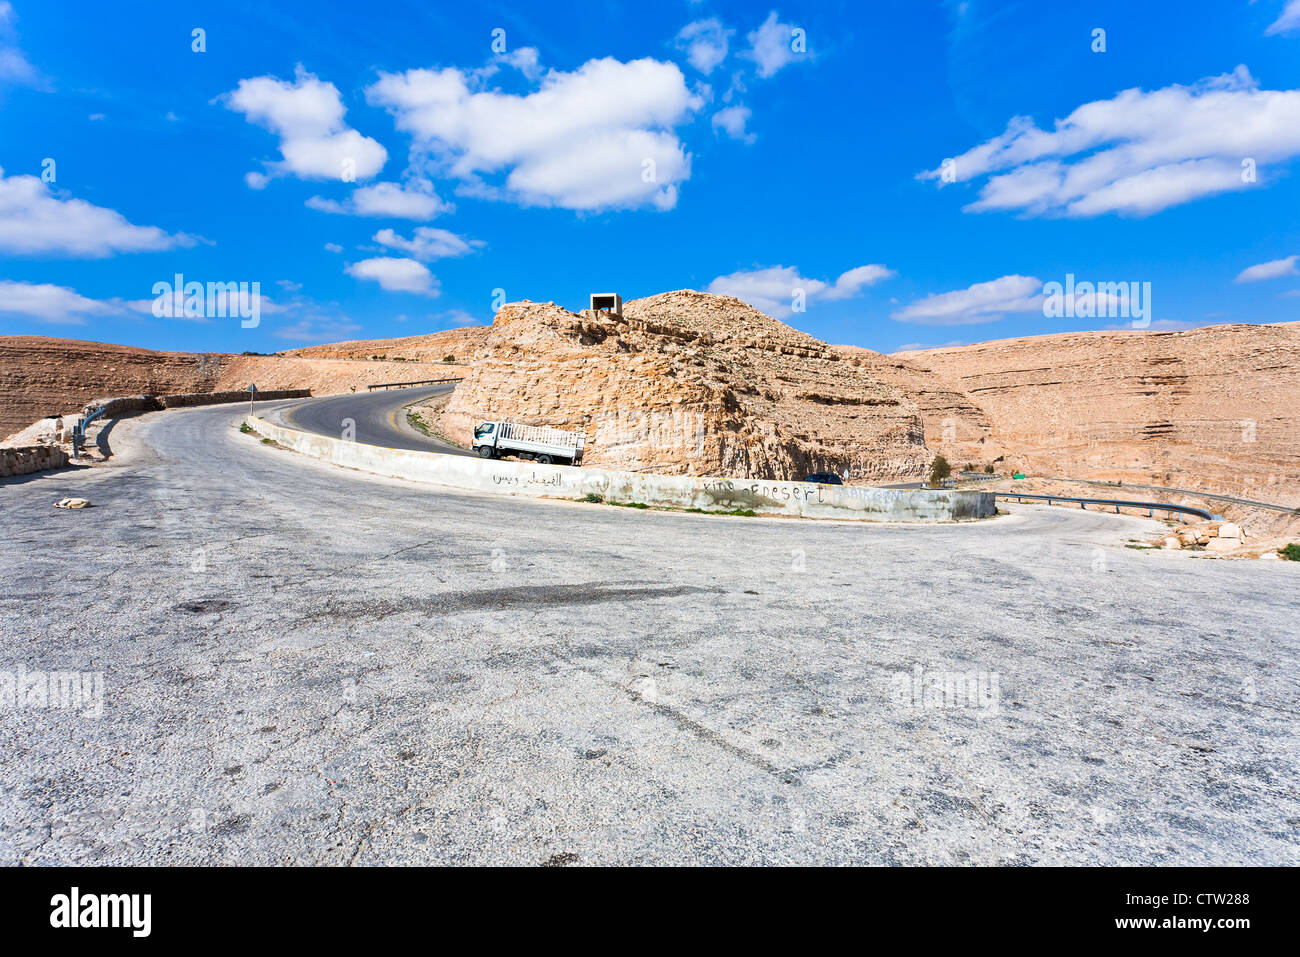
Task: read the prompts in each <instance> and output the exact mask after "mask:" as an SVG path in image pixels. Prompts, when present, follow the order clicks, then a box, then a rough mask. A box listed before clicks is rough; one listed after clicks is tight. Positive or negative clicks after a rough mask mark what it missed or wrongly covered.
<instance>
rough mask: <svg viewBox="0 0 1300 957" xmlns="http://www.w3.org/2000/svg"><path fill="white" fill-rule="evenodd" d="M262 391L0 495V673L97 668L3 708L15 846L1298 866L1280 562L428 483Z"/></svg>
mask: <svg viewBox="0 0 1300 957" xmlns="http://www.w3.org/2000/svg"><path fill="white" fill-rule="evenodd" d="M410 395H412V393H407V394H405V395H401V396H398V395H390V396H386V397H384V401H393V402H396V401H399V400H402V399H407V398H409V396H410ZM348 400H349V401H348V403H347V404H334V405H331V404H329V402H327V401H313V402H311V403H301V408H300V409H297V410H295V409H286V410H285V411H286V413H287V414H288V415H289V417H290V418H291V420H293V421H298V422H302V423H307V422H312V421H315V422H317V425H318V426H319V427H321V428H324V427H326V425H327V424H328V425H329V427H330V428H331V429H335V428H337V425H335V424H332V423H330V420H329V418H328V417H325V416H326V414H327V413H328V416H336V415H338V414H339V413H340V412H343V411H350V412H352V415H350V416H349V417H353V418H356V420H357V426H358V433H359V434H358V437H359V438H360V437H361V436H363V435H365V434H367V433H365V432H362V431H361V430H362V428H363V427H364V428H369V427H370V424H373V423H374V422H375V421H379V422H382V421H384V420H383V419H382V418H381V419H379V420H375V419H374V416H377V415H381V412H382V408H381V406H380V401H381V400H380V399H379V398H376V399H373V400H372V399H371V398H370V397H369V396H358V397H355V398H354V397H348ZM330 401H332V400H330ZM322 407H323V411H322ZM353 410H355V411H353ZM245 411H246V410H243V409H237V408H231V407H229V406H216V407H208V408H194V409H182V410H173V411H167V412H161V413H151V414H148V415H145V416H142V417H139V418H136V419H127V420H123V421H122V422H121V423H120V424H119V425H118V426H117V427H116V428H115V429H114V431H113V434H112V439H113V444H114V448H115V451H116V453H117V455H116V457H115V458H114V459H113V460H112V461H111V462H110V463H109V464H108V465H106V466H103V467H97V468H93V469H81V470H64V471H57V472H48V473H42V474H39V475H34V476H25V477H22V478H17V479H3V480H0V564H3V567H4V568H5V574H4V576H3V578H0V671H3V672H9V673H13V672H15V671H16V669H20V668H21V669H23V671H22V674H23V675H25V676H26V677H25V679H24V680H34V679H33V676H36V679H39V676H42V675H48V674H49V673H51V672H77V673H86V674H88V675H99V676H100V677H101V679H102V685H101V687H102V697H100V698H99V699H98V707H96V706H95V702H93V701H91V702H88V703H86V704H85V705H84V706H81V707H77V708H66V709H65V708H57V707H51V706H49V704H48V703H45V704H42V703H36V702H28V703H27V704H26V705H24V706H15V705H13V704H12V703H11V704H9V705H6V706H4V707H0V753H3V754H4V760H3V761H0V864H20V863H22V864H52V863H97V864H113V863H141V862H153V863H167V864H187V863H189V864H212V863H246V864H286V863H298V864H401V863H425V862H472V863H513V864H520V863H522V864H543V863H563V862H577V863H580V864H603V863H632V862H650V863H657V864H742V863H743V864H753V863H868V864H920V863H932V864H976V863H990V864H992V863H998V864H1049V863H1075V864H1293V863H1295V861H1296V859H1297V847H1298V845H1300V839H1298V836H1297V835H1298V833H1300V832H1297V828H1296V821H1297V820H1298V819H1300V799H1297V796H1296V795H1297V794H1298V793H1300V769H1298V767H1297V754H1300V726H1298V725H1297V722H1296V714H1297V713H1300V687H1298V686H1297V684H1296V682H1295V680H1294V679H1295V674H1296V671H1297V664H1298V658H1300V655H1298V652H1300V633H1298V632H1297V630H1296V628H1295V622H1296V620H1297V618H1298V617H1300V588H1298V587H1297V583H1300V566H1297V565H1294V564H1292V563H1288V562H1268V563H1266V562H1223V561H1213V560H1206V559H1193V558H1190V557H1188V556H1186V555H1182V554H1175V553H1169V552H1163V551H1159V550H1157V551H1137V550H1133V549H1131V548H1127V547H1125V546H1126V545H1127V544H1130V543H1129V541H1128V540H1129V539H1131V538H1135V537H1140V536H1146V535H1149V534H1150V533H1151V532H1152V531H1154V530H1155V529H1157V528H1160V527H1161V526H1160V525H1159V523H1153V522H1151V521H1150V520H1148V519H1145V518H1137V517H1133V516H1116V515H1103V514H1096V513H1090V512H1085V511H1081V510H1077V509H1075V510H1066V509H1047V508H1034V507H1025V508H1020V507H1017V506H1012V507H1011V514H1010V515H1006V516H1001V517H999V518H997V519H994V520H991V521H988V522H982V523H962V524H953V525H935V526H903V525H892V526H891V525H870V526H864V525H862V524H860V523H839V522H805V521H794V520H783V519H765V518H741V517H726V516H706V515H689V514H680V513H668V512H638V511H634V510H630V509H621V508H614V507H610V506H606V505H588V504H580V503H575V502H553V501H551V502H548V501H539V500H533V499H527V498H511V497H508V496H502V495H495V494H487V493H471V492H467V491H456V490H448V489H441V488H437V487H434V486H424V485H416V484H413V483H408V482H402V481H398V480H393V479H386V478H382V477H378V476H374V475H368V474H365V473H360V472H354V471H349V470H346V469H337V468H332V467H330V466H328V465H325V464H324V463H322V462H319V461H315V460H312V459H308V458H305V457H301V456H298V455H296V454H294V453H292V452H289V451H286V450H284V449H280V448H276V447H273V446H267V445H264V444H262V443H261V442H259V441H258V439H257V437H256V436H252V435H243V434H241V433H240V432H239V431H238V425H239V423H240V421H241V419H242V417H243V415H244V413H245ZM322 417H324V418H322ZM364 423H370V424H367V425H364V426H363V424H364ZM67 495H75V496H81V497H85V498H88V499H90V500H91V501H92V502H93V504H94V507H92V508H88V509H84V510H81V511H65V510H59V509H54V508H51V504H52V503H53V502H54V501H56V500H57V499H59V498H61V497H63V496H67ZM954 676H956V678H957V679H962V680H965V679H966V678H967V677H969V680H970V682H973V684H971V683H967V684H966V685H965V686H964V687H965V688H966V689H967V690H968V691H970V690H971V689H976V690H978V691H979V694H974V693H973V692H972V693H971V694H969V695H966V694H958V695H957V696H956V697H954V696H953V695H952V694H951V693H950V692H951V689H952V687H953V682H954V680H955V679H954ZM958 687H959V688H960V687H962V686H961V685H958ZM936 688H937V689H938V691H939V694H937V696H936V695H935V694H932V693H931V692H933V691H934V690H935V689H936ZM918 689H920V693H919V694H918V693H917V691H918ZM927 689H928V690H927ZM945 689H948V690H947V691H945Z"/></svg>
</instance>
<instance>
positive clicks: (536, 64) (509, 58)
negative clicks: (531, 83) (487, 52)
mask: <svg viewBox="0 0 1300 957" xmlns="http://www.w3.org/2000/svg"><path fill="white" fill-rule="evenodd" d="M498 59H499V60H502V61H503V62H505V63H508V64H510V66H512V67H514V68H515V69H516V70H518V71H519V72H520V73H522V74H523V75H524V76H525V77H527V78H528V79H530V80H536V79H537V78H538V77H540V76H541V75H542V64H541V59H540V57H539V56H538V53H537V48H536V47H520V48H519V49H517V50H511V51H510V52H509V53H502V54H501V55H500V56H499V57H498Z"/></svg>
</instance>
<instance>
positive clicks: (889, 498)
mask: <svg viewBox="0 0 1300 957" xmlns="http://www.w3.org/2000/svg"><path fill="white" fill-rule="evenodd" d="M248 423H249V424H250V425H251V426H252V427H253V429H255V430H256V431H257V432H258V433H260V434H261V435H264V436H266V437H267V438H269V439H273V440H275V441H276V442H278V443H280V444H281V445H283V446H285V447H286V448H289V449H293V450H294V451H295V452H301V453H303V454H304V455H310V456H313V457H314V458H318V459H322V460H323V461H326V462H330V463H332V464H334V465H341V466H344V467H346V468H353V469H360V470H361V471H364V472H374V473H375V474H377V475H388V476H392V477H393V478H403V479H411V480H413V481H417V482H432V483H435V484H437V485H449V486H453V487H456V488H468V489H478V490H480V491H485V492H507V493H510V494H514V495H532V496H537V497H546V498H568V499H576V498H582V497H583V496H585V495H587V494H588V493H590V492H595V493H597V494H599V495H602V496H604V497H605V499H606V500H608V501H612V502H644V503H645V504H646V505H660V506H667V507H670V508H699V509H704V510H705V511H731V510H732V509H740V508H745V509H753V510H754V511H755V512H758V513H759V514H763V515H790V516H799V517H803V518H836V519H856V520H861V521H875V522H950V521H955V520H959V519H971V518H987V517H988V516H990V515H993V514H994V513H995V511H996V506H995V505H994V499H993V495H992V494H991V493H989V492H979V491H965V490H963V491H957V490H952V489H882V488H863V487H860V486H842V485H811V484H809V483H807V482H775V481H763V480H755V479H739V478H695V477H692V476H684V475H651V474H647V473H643V472H617V471H612V470H608V469H599V468H575V467H573V466H570V465H533V464H531V463H525V462H499V461H495V460H492V459H480V458H471V457H469V456H465V455H449V454H446V453H442V452H415V451H411V450H408V449H387V448H382V447H380V446H377V445H364V444H362V443H359V442H348V441H344V440H342V439H334V438H330V437H329V436H324V435H315V434H313V433H310V432H301V431H299V430H298V429H290V428H286V427H285V426H282V425H274V424H272V423H270V422H267V421H266V420H265V419H262V418H258V417H253V418H250V419H248Z"/></svg>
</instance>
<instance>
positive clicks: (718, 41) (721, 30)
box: [673, 17, 736, 74]
mask: <svg viewBox="0 0 1300 957" xmlns="http://www.w3.org/2000/svg"><path fill="white" fill-rule="evenodd" d="M735 32H736V31H735V30H728V29H727V28H726V27H725V26H723V25H722V21H721V20H719V19H718V18H717V17H710V18H709V19H707V20H696V21H695V22H694V23H688V24H686V26H684V27H682V29H681V31H680V32H679V33H678V34H677V36H676V37H675V38H674V40H673V43H674V45H675V46H676V47H677V49H679V50H681V51H682V52H683V53H685V54H686V60H687V62H688V63H690V65H691V66H693V67H695V69H697V70H699V71H700V72H701V73H705V74H708V73H712V72H713V70H714V68H715V67H717V66H718V65H719V64H721V63H722V61H723V60H725V59H726V58H727V46H728V41H729V39H730V37H731V36H732V35H733V34H734V33H735Z"/></svg>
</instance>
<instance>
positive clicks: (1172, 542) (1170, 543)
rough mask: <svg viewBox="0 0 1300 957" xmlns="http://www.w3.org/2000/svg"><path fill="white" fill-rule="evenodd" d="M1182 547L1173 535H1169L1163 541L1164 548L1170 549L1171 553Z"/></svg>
mask: <svg viewBox="0 0 1300 957" xmlns="http://www.w3.org/2000/svg"><path fill="white" fill-rule="evenodd" d="M1182 547H1183V546H1182V544H1181V543H1180V542H1179V541H1178V539H1177V538H1176V537H1175V536H1173V535H1170V536H1169V537H1168V538H1166V539H1165V548H1168V549H1171V550H1173V551H1177V550H1178V549H1180V548H1182Z"/></svg>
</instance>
